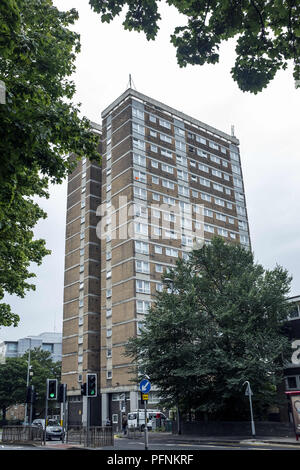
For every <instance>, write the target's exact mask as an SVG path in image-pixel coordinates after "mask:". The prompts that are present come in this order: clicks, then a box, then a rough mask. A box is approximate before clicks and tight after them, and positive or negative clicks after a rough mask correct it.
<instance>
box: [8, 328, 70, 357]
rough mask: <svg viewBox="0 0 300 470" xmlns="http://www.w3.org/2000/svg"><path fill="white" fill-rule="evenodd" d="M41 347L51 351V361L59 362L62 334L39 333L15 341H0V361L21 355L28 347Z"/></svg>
mask: <svg viewBox="0 0 300 470" xmlns="http://www.w3.org/2000/svg"><path fill="white" fill-rule="evenodd" d="M35 348H41V349H42V350H43V351H49V352H50V353H51V359H52V361H53V362H60V361H61V356H62V334H61V333H51V332H46V333H41V334H40V335H38V336H26V337H25V338H20V339H19V340H17V341H2V342H0V362H5V359H6V358H7V357H21V356H23V355H24V354H25V353H26V351H28V350H29V349H35Z"/></svg>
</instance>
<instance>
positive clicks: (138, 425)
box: [127, 410, 166, 431]
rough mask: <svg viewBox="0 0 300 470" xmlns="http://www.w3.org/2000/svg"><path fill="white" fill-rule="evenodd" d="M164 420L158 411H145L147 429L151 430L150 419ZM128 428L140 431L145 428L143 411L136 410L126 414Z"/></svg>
mask: <svg viewBox="0 0 300 470" xmlns="http://www.w3.org/2000/svg"><path fill="white" fill-rule="evenodd" d="M155 418H157V419H161V420H163V421H164V420H166V416H165V415H164V414H163V413H162V412H161V411H160V410H147V428H148V429H152V419H155ZM127 420H128V421H127V423H128V428H135V429H140V430H141V431H143V430H144V428H145V411H144V410H137V411H132V412H131V413H128V416H127Z"/></svg>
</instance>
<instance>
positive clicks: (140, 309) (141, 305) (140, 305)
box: [136, 300, 150, 314]
mask: <svg viewBox="0 0 300 470" xmlns="http://www.w3.org/2000/svg"><path fill="white" fill-rule="evenodd" d="M149 307H150V302H149V301H148V300H137V301H136V311H137V313H143V314H145V313H148V310H149Z"/></svg>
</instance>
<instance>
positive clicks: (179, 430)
mask: <svg viewBox="0 0 300 470" xmlns="http://www.w3.org/2000/svg"><path fill="white" fill-rule="evenodd" d="M164 280H165V282H167V283H168V284H169V285H170V288H171V293H172V295H174V281H173V279H171V278H169V277H165V278H164ZM178 401H179V400H178V399H177V404H176V409H177V433H178V434H181V426H180V411H179V404H178Z"/></svg>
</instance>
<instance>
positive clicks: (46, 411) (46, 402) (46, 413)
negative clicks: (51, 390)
mask: <svg viewBox="0 0 300 470" xmlns="http://www.w3.org/2000/svg"><path fill="white" fill-rule="evenodd" d="M47 416H48V397H47V393H46V401H45V429H44V445H46V427H47Z"/></svg>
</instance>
